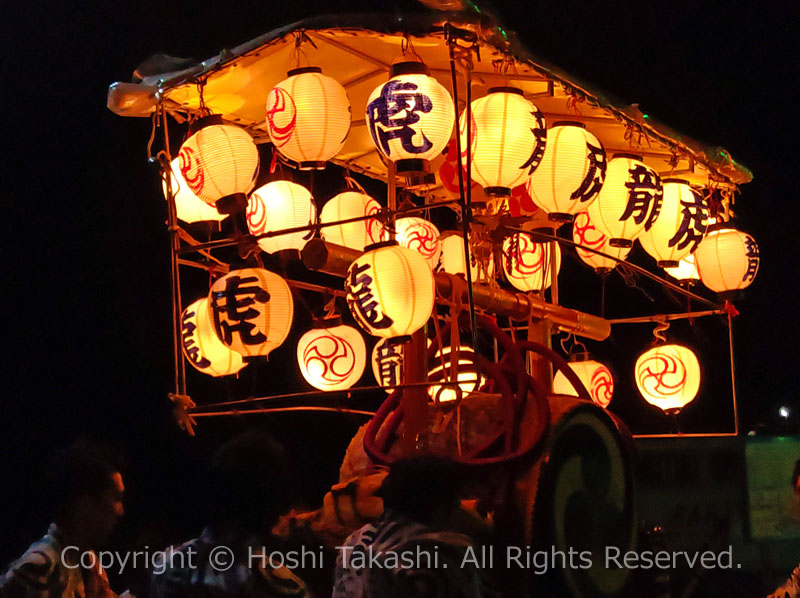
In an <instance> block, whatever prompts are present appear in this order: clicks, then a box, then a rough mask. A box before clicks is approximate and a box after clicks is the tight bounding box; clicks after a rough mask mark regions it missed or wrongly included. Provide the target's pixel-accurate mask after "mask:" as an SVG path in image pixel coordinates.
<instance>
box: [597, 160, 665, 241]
mask: <svg viewBox="0 0 800 598" xmlns="http://www.w3.org/2000/svg"><path fill="white" fill-rule="evenodd" d="M662 196H663V190H662V186H661V179H659V177H658V174H657V173H656V171H655V170H653V169H652V168H650V167H649V166H647V165H646V164H645V163H644V162H642V161H641V157H640V156H633V155H631V154H616V155H615V156H614V157H613V158H611V160H609V161H608V167H607V168H606V180H605V182H604V183H603V187H602V188H601V189H600V193H599V194H598V196H597V199H595V200H594V201H593V202H592V203H591V204H590V205H589V207H588V210H587V211H588V212H589V217H590V218H591V220H592V222H593V223H594V225H595V226H596V227H597V230H599V231H600V232H601V233H603V234H604V235H606V236H607V237H608V238H609V244H610V245H611V246H612V247H631V246H632V245H633V240H634V239H636V238H637V237H638V236H639V235H640V234H642V233H643V232H644V231H645V230H649V229H650V227H652V226H653V221H654V220H655V219H656V217H657V216H658V214H659V211H660V209H661V199H662Z"/></svg>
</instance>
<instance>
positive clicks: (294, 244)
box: [247, 181, 317, 253]
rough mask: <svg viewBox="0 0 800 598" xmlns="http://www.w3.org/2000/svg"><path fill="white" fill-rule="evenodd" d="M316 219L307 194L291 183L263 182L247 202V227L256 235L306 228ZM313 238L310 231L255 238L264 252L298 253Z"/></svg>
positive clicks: (299, 186) (308, 193) (312, 233)
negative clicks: (285, 251) (294, 251)
mask: <svg viewBox="0 0 800 598" xmlns="http://www.w3.org/2000/svg"><path fill="white" fill-rule="evenodd" d="M316 220H317V208H316V206H315V205H314V199H313V198H312V197H311V193H310V192H309V191H308V189H306V188H305V187H303V186H302V185H298V184H297V183H292V182H291V181H273V182H271V183H267V184H266V185H264V186H263V187H259V188H258V189H256V190H255V191H253V193H252V194H251V195H250V200H249V201H248V203H247V228H248V229H250V233H251V234H253V235H256V236H257V235H263V234H264V233H269V232H274V231H279V230H284V229H287V228H295V227H303V226H306V227H307V226H309V225H313V224H314V223H315V222H316ZM313 236H314V231H313V229H311V230H303V231H298V232H293V233H284V234H282V235H277V236H275V237H264V238H262V239H258V246H259V247H261V249H263V250H264V251H266V252H267V253H275V252H276V251H280V250H282V249H297V250H298V251H299V250H301V249H303V247H305V246H306V243H307V242H308V240H309V239H311V237H313Z"/></svg>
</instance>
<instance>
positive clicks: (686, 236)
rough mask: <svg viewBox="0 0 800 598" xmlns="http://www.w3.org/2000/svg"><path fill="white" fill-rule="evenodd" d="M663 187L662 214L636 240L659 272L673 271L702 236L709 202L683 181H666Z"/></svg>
mask: <svg viewBox="0 0 800 598" xmlns="http://www.w3.org/2000/svg"><path fill="white" fill-rule="evenodd" d="M662 183H663V189H664V193H663V200H662V202H661V211H660V212H659V213H658V215H657V216H656V217H655V218H654V219H653V225H652V226H651V227H650V230H648V231H645V232H644V233H642V235H640V236H639V243H641V244H642V248H643V249H644V250H645V251H646V252H647V253H649V254H650V256H651V257H653V258H654V259H655V260H656V262H657V263H658V266H659V267H660V268H667V267H671V268H674V267H677V266H678V262H679V261H680V260H681V258H684V257H686V256H687V255H689V254H690V253H691V252H693V251H694V250H695V249H696V248H697V245H698V244H699V243H700V241H702V239H703V237H704V236H705V234H706V228H707V226H708V202H707V201H706V200H705V198H704V197H703V195H702V194H701V193H700V192H699V191H696V190H695V189H692V188H691V187H690V186H689V183H687V182H686V181H683V180H678V179H665V180H663V181H662Z"/></svg>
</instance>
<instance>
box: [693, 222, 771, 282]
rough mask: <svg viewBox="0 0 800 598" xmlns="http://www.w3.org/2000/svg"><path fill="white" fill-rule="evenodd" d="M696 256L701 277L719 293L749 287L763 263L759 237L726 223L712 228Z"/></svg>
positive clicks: (695, 253) (701, 243)
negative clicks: (729, 226)
mask: <svg viewBox="0 0 800 598" xmlns="http://www.w3.org/2000/svg"><path fill="white" fill-rule="evenodd" d="M694 256H695V262H696V263H697V271H698V272H699V273H700V280H701V281H702V282H703V284H704V285H706V286H707V287H708V288H709V289H711V290H712V291H716V292H717V293H725V292H728V291H736V290H739V289H744V288H745V287H749V286H750V284H751V283H752V282H753V280H754V279H755V277H756V274H758V266H759V264H760V262H761V255H760V253H759V251H758V244H757V243H756V241H755V239H754V238H753V237H751V236H750V235H748V234H747V233H743V232H741V231H738V230H736V229H733V228H728V227H726V226H725V225H722V226H721V227H720V228H717V229H715V230H712V231H710V232H709V233H708V234H707V235H706V238H705V239H703V240H702V241H701V242H700V245H698V246H697V249H696V250H695V252H694Z"/></svg>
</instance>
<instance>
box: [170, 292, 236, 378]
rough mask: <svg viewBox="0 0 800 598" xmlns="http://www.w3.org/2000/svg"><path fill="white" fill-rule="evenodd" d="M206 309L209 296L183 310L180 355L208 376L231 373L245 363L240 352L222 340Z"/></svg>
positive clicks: (228, 374)
mask: <svg viewBox="0 0 800 598" xmlns="http://www.w3.org/2000/svg"><path fill="white" fill-rule="evenodd" d="M209 315H210V314H209V311H208V297H203V298H202V299H198V300H197V301H195V302H194V303H192V304H191V305H190V306H189V307H187V308H186V309H184V310H183V315H182V316H181V345H182V347H183V355H184V356H185V357H186V359H187V360H189V363H191V364H192V366H193V367H194V368H195V369H196V370H198V371H200V372H203V373H204V374H208V375H209V376H214V377H218V376H230V375H231V374H235V373H237V372H238V371H239V370H241V369H242V368H243V367H244V366H245V363H244V360H243V359H242V356H241V355H239V353H237V352H236V351H231V349H229V348H228V347H226V346H225V345H223V344H222V342H221V341H220V340H219V338H217V335H216V333H215V332H214V325H213V324H212V322H211V318H210V317H209Z"/></svg>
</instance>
